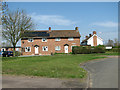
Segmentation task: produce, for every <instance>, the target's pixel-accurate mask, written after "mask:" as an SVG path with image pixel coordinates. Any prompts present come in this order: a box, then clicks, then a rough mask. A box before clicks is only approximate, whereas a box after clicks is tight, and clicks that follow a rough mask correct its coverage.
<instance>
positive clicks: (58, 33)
mask: <svg viewBox="0 0 120 90" xmlns="http://www.w3.org/2000/svg"><path fill="white" fill-rule="evenodd" d="M29 37H33V38H36V37H38V38H39V37H47V38H51V37H80V34H79V31H76V30H51V31H48V30H46V31H40V30H39V31H29V32H25V33H24V34H23V35H22V38H29Z"/></svg>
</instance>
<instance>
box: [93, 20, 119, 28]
mask: <svg viewBox="0 0 120 90" xmlns="http://www.w3.org/2000/svg"><path fill="white" fill-rule="evenodd" d="M92 25H96V26H102V27H118V23H116V22H112V21H108V22H95V23H92Z"/></svg>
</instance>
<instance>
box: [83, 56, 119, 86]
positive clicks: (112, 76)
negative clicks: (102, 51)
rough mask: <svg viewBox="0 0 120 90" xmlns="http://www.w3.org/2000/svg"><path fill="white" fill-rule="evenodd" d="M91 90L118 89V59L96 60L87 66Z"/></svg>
mask: <svg viewBox="0 0 120 90" xmlns="http://www.w3.org/2000/svg"><path fill="white" fill-rule="evenodd" d="M85 68H86V70H88V71H89V75H90V85H89V86H90V87H91V88H118V57H117V56H116V57H115V56H114V57H110V58H105V59H101V60H94V61H91V62H88V63H86V64H85Z"/></svg>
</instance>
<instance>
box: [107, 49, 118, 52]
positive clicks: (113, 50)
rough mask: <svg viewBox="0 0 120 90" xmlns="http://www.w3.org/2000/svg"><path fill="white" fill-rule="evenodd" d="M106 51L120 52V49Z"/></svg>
mask: <svg viewBox="0 0 120 90" xmlns="http://www.w3.org/2000/svg"><path fill="white" fill-rule="evenodd" d="M106 51H109V52H120V49H119V48H112V49H110V50H109V49H108V50H106Z"/></svg>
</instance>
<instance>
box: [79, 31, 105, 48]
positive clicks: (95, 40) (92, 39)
mask: <svg viewBox="0 0 120 90" xmlns="http://www.w3.org/2000/svg"><path fill="white" fill-rule="evenodd" d="M81 45H91V46H98V45H103V39H102V38H100V37H99V36H97V34H96V31H93V35H92V34H89V36H86V39H85V40H83V41H82V42H81Z"/></svg>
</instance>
